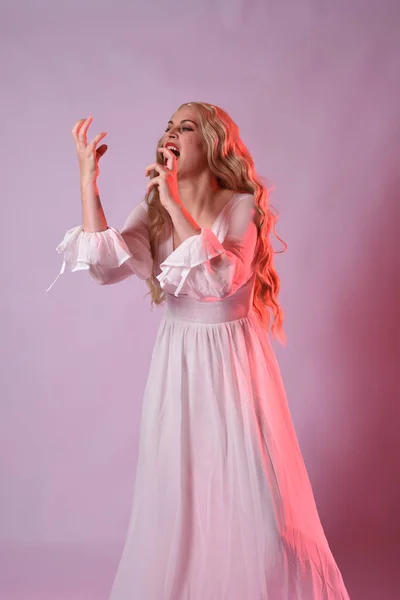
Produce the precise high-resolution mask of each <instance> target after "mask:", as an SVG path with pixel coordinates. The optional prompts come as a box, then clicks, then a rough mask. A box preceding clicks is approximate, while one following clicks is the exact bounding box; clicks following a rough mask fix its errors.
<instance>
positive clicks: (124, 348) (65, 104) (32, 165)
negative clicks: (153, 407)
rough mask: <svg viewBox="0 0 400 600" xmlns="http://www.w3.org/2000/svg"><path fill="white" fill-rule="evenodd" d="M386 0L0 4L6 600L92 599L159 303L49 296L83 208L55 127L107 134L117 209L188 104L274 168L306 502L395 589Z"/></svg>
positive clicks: (374, 580)
mask: <svg viewBox="0 0 400 600" xmlns="http://www.w3.org/2000/svg"><path fill="white" fill-rule="evenodd" d="M399 17H400V5H399V3H398V2H396V0H392V1H391V2H390V1H385V0H376V1H375V2H373V1H371V2H362V1H361V0H358V1H352V2H351V1H349V0H346V1H345V0H335V2H327V1H323V0H320V1H317V0H314V1H311V0H309V1H308V2H306V1H300V0H297V1H296V0H291V1H290V2H289V1H286V2H285V1H283V0H282V1H280V2H279V1H277V0H276V1H271V2H267V1H266V0H218V1H216V0H213V1H211V0H202V1H200V0H199V1H198V2H197V3H195V2H188V0H186V1H185V2H177V1H174V0H169V1H168V2H165V1H159V0H157V1H154V0H146V1H144V0H143V1H142V2H139V1H136V2H127V1H121V0H118V1H117V0H113V2H111V1H109V2H104V1H101V0H96V1H94V0H86V1H85V2H83V1H81V2H76V1H73V2H71V1H69V2H68V3H64V2H60V1H58V2H50V0H47V1H43V0H41V1H38V0H37V1H35V2H28V1H27V0H25V1H20V2H17V3H13V2H11V1H8V2H7V1H4V0H3V2H2V3H1V15H0V23H1V24H0V34H1V35H0V39H1V87H2V90H1V99H2V123H1V132H2V143H1V167H2V168H1V172H2V174H1V178H0V186H1V212H2V214H1V221H2V235H1V245H2V253H1V256H2V261H1V263H2V264H1V269H2V273H1V281H2V293H1V296H0V298H1V309H2V310H1V319H2V322H1V332H2V336H1V337H2V341H3V344H2V361H1V371H2V372H1V420H0V440H1V454H0V468H1V473H0V476H1V500H0V502H1V504H0V561H1V564H0V599H1V600H22V599H23V600H47V599H50V598H51V599H52V600H54V599H55V598H56V599H57V600H64V599H68V600H83V599H85V600H92V599H93V600H94V599H96V600H106V599H107V597H108V592H109V589H110V587H111V583H112V579H113V576H114V573H115V569H116V566H117V562H118V559H119V555H120V552H121V550H122V544H123V541H124V536H125V533H126V527H127V524H128V518H129V515H130V507H131V496H132V490H133V482H134V474H135V467H136V454H137V440H138V428H139V418H140V410H141V400H142V393H143V390H144V385H145V381H146V376H147V369H148V367H149V361H150V357H151V351H152V347H153V343H154V338H155V333H156V329H157V326H158V323H159V321H160V319H161V315H162V309H156V308H155V309H154V310H153V312H151V310H150V302H149V298H148V297H144V294H145V293H146V291H147V288H146V286H145V284H144V283H143V282H141V281H139V280H135V279H133V278H132V279H130V280H128V281H125V282H123V283H121V284H119V285H116V286H111V287H99V286H97V285H96V284H95V283H94V282H92V281H91V280H90V279H89V277H88V276H87V275H86V274H82V273H79V274H74V275H70V274H67V275H65V276H64V277H63V278H61V279H60V280H59V281H58V282H57V284H56V286H55V287H54V288H53V289H52V290H51V292H49V294H48V295H45V293H44V292H45V290H46V288H47V287H48V286H49V285H50V283H51V282H52V281H53V279H54V277H55V276H56V274H57V272H58V270H59V268H60V266H61V257H59V256H58V255H57V254H56V253H55V247H56V245H57V244H58V243H59V242H60V241H61V240H62V238H63V236H64V233H65V231H66V230H67V229H70V228H72V227H74V226H75V225H78V224H80V198H79V173H78V165H77V159H76V156H75V150H74V145H73V140H72V136H71V129H72V126H73V124H74V123H75V121H77V120H78V119H79V118H83V117H87V116H88V115H92V116H93V118H94V122H93V125H92V126H91V130H90V133H91V137H93V135H94V134H95V133H97V132H100V131H103V130H105V131H108V136H107V137H106V139H105V142H106V143H107V144H108V145H109V149H108V152H107V154H106V155H105V157H103V159H102V160H101V162H100V168H101V175H100V178H99V187H100V194H101V198H102V201H103V205H104V209H105V211H106V215H107V217H108V221H109V224H110V225H112V226H114V227H120V226H121V225H122V223H123V221H124V219H125V217H126V215H127V214H128V212H129V211H130V210H131V208H132V207H133V206H134V205H136V204H137V203H138V202H140V201H141V199H142V198H143V195H144V190H145V184H146V179H145V177H144V169H145V167H146V165H148V164H149V163H150V162H152V161H153V159H154V155H155V144H156V142H157V140H158V138H159V136H160V133H161V132H162V131H163V128H164V127H165V126H166V123H167V121H168V119H169V117H170V116H171V114H172V112H173V111H174V109H175V108H176V107H177V106H178V105H179V104H180V103H182V102H184V101H190V100H204V101H207V102H212V103H216V104H219V105H221V106H222V107H224V108H225V109H226V110H227V111H228V112H229V113H230V114H231V116H232V117H233V118H234V120H236V121H237V123H238V124H239V126H240V128H241V133H242V137H243V139H244V141H245V142H246V144H247V145H248V146H249V148H250V150H251V152H252V153H253V156H254V159H255V162H256V167H257V169H258V171H259V173H260V174H261V175H264V176H266V177H267V178H268V179H269V181H270V182H271V185H274V186H275V191H274V193H273V197H272V202H273V204H274V205H276V206H277V208H278V209H279V211H280V213H281V218H280V221H279V226H278V233H279V234H280V235H281V236H282V237H283V238H284V239H285V240H286V242H287V243H288V244H289V250H288V251H287V252H286V253H285V254H283V255H279V256H277V260H276V265H277V268H278V270H279V273H280V276H281V280H282V292H281V295H280V299H281V302H282V305H283V308H284V310H285V316H286V321H285V324H286V333H287V335H288V338H289V341H288V345H287V347H286V348H285V349H282V348H280V347H279V346H278V347H277V348H276V351H277V356H278V359H279V362H280V365H281V368H282V372H283V377H284V380H285V385H286V389H287V393H288V399H289V405H290V409H291V412H292V415H293V420H294V423H295V426H296V429H297V432H298V437H299V441H300V445H301V448H302V451H303V455H304V459H305V462H306V465H307V468H308V471H309V475H310V478H311V481H312V485H313V489H314V493H315V498H316V501H317V505H318V508H319V512H320V516H321V520H322V522H323V525H324V528H325V531H326V535H327V537H328V540H329V543H330V545H331V548H332V550H333V552H334V555H335V558H336V560H337V562H338V564H339V566H340V568H341V570H342V574H343V578H344V581H345V583H346V585H347V587H348V590H349V593H350V596H351V598H352V599H353V600H358V599H360V600H377V599H379V600H389V599H392V598H393V599H394V598H398V589H399V583H398V582H399V579H398V567H397V563H398V559H399V542H398V539H399V534H400V531H399V530H400V527H399V525H400V518H399V510H398V507H399V503H400V492H399V487H400V486H399V475H398V474H399V448H398V437H399V436H398V420H399V415H398V412H399V411H398V400H399V397H398V396H397V398H395V384H396V381H395V355H396V352H397V358H398V355H399V352H398V351H399V336H398V335H397V337H396V334H395V328H396V323H395V319H396V317H397V311H398V306H399V302H398V301H399V294H398V287H396V276H397V275H398V270H397V271H396V268H395V267H396V264H395V263H396V262H397V263H398V258H396V253H397V257H398V244H396V243H395V232H396V233H397V231H398V223H399V216H400V215H399V183H400V180H399V164H398V161H399V135H400V127H399V125H400V115H399V112H400V111H399V106H400V99H399V92H400V64H399V63H400V59H399V56H400V54H399V50H400V36H399V23H400V19H399ZM397 266H398V264H397ZM249 600H250V599H249Z"/></svg>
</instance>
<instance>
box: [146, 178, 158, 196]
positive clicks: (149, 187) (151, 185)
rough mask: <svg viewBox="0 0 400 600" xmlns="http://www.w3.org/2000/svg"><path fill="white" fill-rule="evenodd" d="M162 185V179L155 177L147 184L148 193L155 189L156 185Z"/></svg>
mask: <svg viewBox="0 0 400 600" xmlns="http://www.w3.org/2000/svg"><path fill="white" fill-rule="evenodd" d="M160 183H161V179H160V177H153V179H151V180H150V181H149V183H148V184H147V188H146V193H147V194H148V193H149V192H150V190H151V189H152V188H153V187H155V186H156V185H160Z"/></svg>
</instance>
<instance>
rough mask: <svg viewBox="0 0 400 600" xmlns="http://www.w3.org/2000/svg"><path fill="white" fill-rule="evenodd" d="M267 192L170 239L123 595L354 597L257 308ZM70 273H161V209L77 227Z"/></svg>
mask: <svg viewBox="0 0 400 600" xmlns="http://www.w3.org/2000/svg"><path fill="white" fill-rule="evenodd" d="M255 215H256V211H255V209H254V198H253V196H251V195H249V194H236V195H235V196H234V197H233V198H232V199H231V200H230V201H229V202H228V204H227V205H226V206H225V207H224V209H223V210H222V212H221V213H220V215H219V216H218V218H217V219H216V221H215V222H214V224H213V226H212V228H211V229H203V230H202V232H201V234H200V235H196V236H193V237H190V238H189V239H187V240H185V241H184V242H183V243H182V244H181V245H180V246H179V247H178V248H177V249H176V250H175V251H174V250H173V241H172V228H171V226H168V230H167V228H166V230H165V235H164V237H163V238H162V239H160V240H159V243H158V256H157V260H156V261H155V262H156V265H155V267H156V274H158V279H159V281H160V284H161V286H162V288H163V289H165V291H166V292H167V301H166V307H165V312H164V315H163V319H162V321H161V324H160V327H159V330H158V334H157V338H156V343H155V347H154V351H153V355H152V361H151V366H150V372H149V375H148V380H147V385H146V389H145V395H144V400H143V409H142V422H141V430H140V443H139V456H138V465H137V474H136V480H135V488H134V498H133V506H132V514H131V518H130V523H129V528H128V532H127V537H126V542H125V547H124V550H123V554H122V557H121V559H120V563H119V567H118V571H117V574H116V577H115V580H114V584H113V587H112V591H111V595H110V600H348V599H349V595H348V593H347V591H346V588H345V585H344V583H343V580H342V576H341V573H340V571H339V569H338V567H337V564H336V562H335V560H334V557H333V556H332V553H331V551H330V548H329V545H328V542H327V540H326V537H325V535H324V531H323V529H322V526H321V522H320V519H319V516H318V512H317V508H316V505H315V501H314V496H313V492H312V489H311V485H310V481H309V478H308V474H307V471H306V468H305V465H304V462H303V458H302V455H301V451H300V448H299V445H298V440H297V436H296V432H295V430H294V427H293V423H292V419H291V415H290V412H289V408H288V404H287V400H286V395H285V390H284V386H283V383H282V379H281V374H280V370H279V366H278V364H277V360H276V358H275V355H274V352H273V349H272V346H271V343H270V341H269V339H268V335H267V334H266V330H265V328H263V326H262V325H261V324H260V321H259V319H258V317H257V316H256V314H255V312H254V311H253V308H252V295H253V283H254V274H253V256H254V250H255V243H256V236H257V229H256V225H255V219H256V216H255ZM58 251H59V252H63V253H64V263H63V268H62V271H61V272H63V271H64V270H65V269H66V268H67V269H69V270H72V271H75V270H79V269H88V270H89V273H90V275H91V276H92V277H93V279H95V281H97V282H98V283H101V284H111V283H116V282H117V281H120V280H122V279H125V278H126V277H128V276H130V275H132V274H133V273H134V274H136V275H137V276H138V277H140V278H141V279H147V278H148V277H150V274H151V269H152V265H153V261H152V257H151V254H150V248H149V240H148V230H147V208H146V204H145V202H144V201H143V202H141V203H140V204H139V205H138V206H136V208H135V209H134V210H133V211H132V213H131V214H130V215H129V217H128V219H127V221H126V223H125V226H124V227H123V229H122V230H121V232H118V231H117V230H115V229H113V228H109V229H108V230H106V231H104V232H100V233H86V232H84V231H83V230H82V227H76V228H75V229H72V230H70V231H69V232H67V234H66V236H65V238H64V241H63V242H62V243H61V244H60V246H59V247H58Z"/></svg>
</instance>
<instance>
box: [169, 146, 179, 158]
mask: <svg viewBox="0 0 400 600" xmlns="http://www.w3.org/2000/svg"><path fill="white" fill-rule="evenodd" d="M165 147H166V148H167V150H171V152H172V153H173V154H174V155H175V156H176V158H179V157H180V155H181V153H180V152H179V150H178V148H177V146H175V145H173V144H167V145H166V146H165Z"/></svg>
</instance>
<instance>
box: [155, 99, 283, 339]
mask: <svg viewBox="0 0 400 600" xmlns="http://www.w3.org/2000/svg"><path fill="white" fill-rule="evenodd" d="M186 106H188V107H192V108H193V109H194V110H195V111H196V113H197V117H198V119H199V127H200V130H201V132H202V135H203V137H204V140H205V142H206V146H207V158H208V166H209V169H210V171H211V172H212V173H213V174H214V175H215V177H216V179H217V182H218V185H219V187H220V188H224V189H231V190H233V191H235V192H241V193H250V194H252V195H254V198H255V205H256V209H257V212H258V213H259V216H260V218H259V219H258V225H257V228H258V240H257V247H256V251H255V252H256V254H255V275H256V277H255V283H254V296H253V307H254V310H255V312H256V313H257V315H258V317H259V319H260V320H261V322H262V323H263V325H265V327H266V328H267V330H269V328H270V326H271V333H272V336H273V337H275V338H277V339H279V341H280V342H281V343H282V344H285V342H286V335H285V333H284V331H283V310H282V308H281V306H280V305H279V302H278V293H279V289H280V279H279V277H278V274H277V272H276V270H275V268H274V265H273V259H274V253H275V252H277V251H274V250H273V248H272V245H271V241H270V234H271V232H273V233H274V235H275V237H276V238H277V239H278V240H279V241H280V242H281V243H282V244H283V246H284V248H283V250H281V251H280V252H284V251H285V250H286V249H287V245H286V243H285V242H284V241H283V240H282V239H281V238H280V237H279V236H278V235H277V234H276V231H275V226H276V222H277V219H278V216H279V213H278V211H277V210H276V209H275V208H274V207H273V206H272V205H271V204H270V202H269V191H268V190H267V188H266V187H265V185H264V184H263V183H262V179H261V178H260V177H259V176H258V175H257V173H256V171H255V167H254V162H253V159H252V157H251V155H250V152H249V151H248V149H247V148H246V146H245V145H244V143H243V142H242V140H241V138H240V133H239V128H238V126H237V125H236V123H235V122H234V121H233V120H232V119H231V118H230V116H229V115H228V114H227V113H226V112H225V111H224V110H222V109H221V108H219V107H218V106H214V105H211V104H207V103H204V102H187V103H185V104H182V105H181V106H180V107H179V108H178V110H179V109H180V108H183V107H186ZM160 143H161V140H160V141H159V143H158V145H157V148H158V147H159V146H160ZM156 161H157V162H158V163H160V164H163V157H162V156H161V154H160V153H159V152H158V150H157V153H156ZM145 200H146V203H147V205H148V217H149V238H150V248H151V253H152V256H153V260H155V259H156V248H157V244H156V240H157V238H158V237H159V235H160V234H161V233H162V231H163V230H164V225H165V221H166V219H170V217H169V214H168V212H167V211H166V209H165V208H164V207H163V206H162V204H161V202H160V197H159V193H158V188H156V187H154V188H153V189H152V190H151V191H150V193H148V194H146V196H145ZM146 283H147V285H148V287H149V289H150V292H149V293H150V294H151V298H152V301H151V305H153V304H156V305H161V304H163V302H164V301H165V296H166V295H165V292H164V291H163V290H162V289H161V287H160V283H159V281H158V279H157V278H156V277H155V275H154V272H153V275H152V277H151V278H150V279H148V280H147V281H146ZM271 317H272V319H271Z"/></svg>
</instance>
